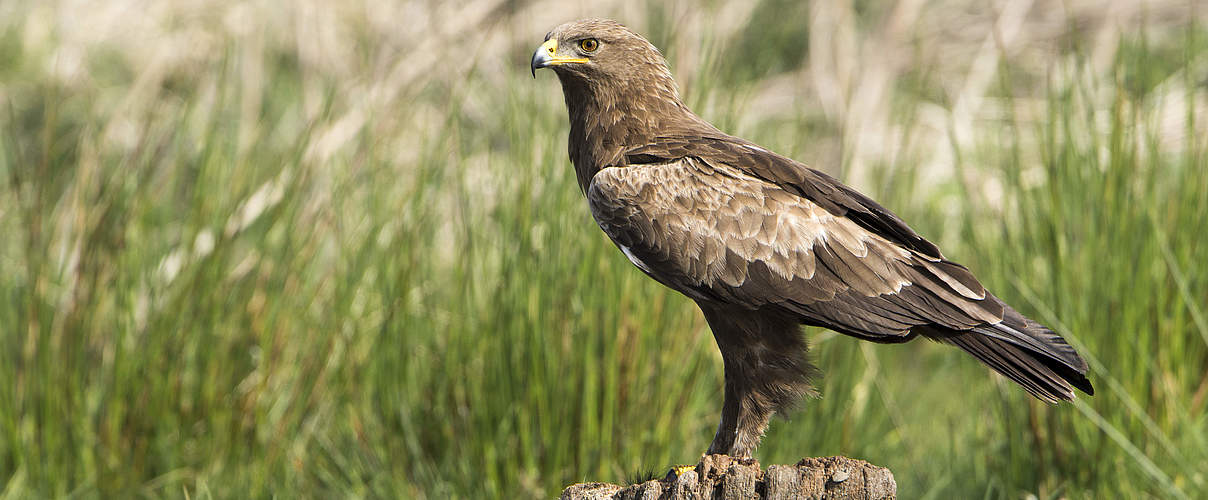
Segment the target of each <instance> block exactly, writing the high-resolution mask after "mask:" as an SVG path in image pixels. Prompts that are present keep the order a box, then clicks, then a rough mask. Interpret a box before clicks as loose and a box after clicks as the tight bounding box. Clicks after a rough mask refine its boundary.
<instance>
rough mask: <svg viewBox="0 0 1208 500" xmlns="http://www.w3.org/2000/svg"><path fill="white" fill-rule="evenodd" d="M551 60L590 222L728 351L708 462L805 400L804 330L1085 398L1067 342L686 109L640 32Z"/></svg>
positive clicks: (564, 31) (848, 200) (576, 46)
mask: <svg viewBox="0 0 1208 500" xmlns="http://www.w3.org/2000/svg"><path fill="white" fill-rule="evenodd" d="M546 67H549V68H552V69H553V70H554V73H555V74H557V75H558V80H560V81H561V83H562V91H563V93H564V94H565V97H566V107H567V109H568V111H569V112H570V159H571V162H573V163H574V166H575V173H576V174H577V176H578V180H579V186H580V187H581V188H582V189H583V191H584V192H585V193H586V194H587V203H588V206H589V207H590V209H591V214H592V216H593V217H594V218H595V220H596V222H597V223H598V224H599V225H600V229H603V230H604V233H605V234H607V235H608V237H609V238H611V239H612V241H613V242H614V243H616V245H617V247H618V248H620V249H621V252H623V253H624V254H625V256H626V257H628V258H629V260H630V261H631V262H633V264H634V265H635V266H637V267H638V269H641V270H642V272H644V273H646V274H647V275H649V276H650V277H651V278H654V279H655V280H656V281H658V282H659V283H662V284H663V285H666V286H668V287H670V288H672V289H674V290H676V291H679V292H680V293H683V294H684V295H687V296H688V297H689V298H691V299H692V300H694V301H696V303H697V305H699V306H700V309H701V311H702V312H703V313H704V315H705V319H706V320H707V321H708V323H709V327H710V329H711V330H712V331H713V337H714V339H716V341H717V347H718V348H719V349H720V350H721V355H722V359H723V363H724V367H725V403H724V405H723V406H722V412H721V423H720V424H719V425H718V428H717V435H716V436H715V437H714V438H713V443H712V444H710V445H709V450H708V453H710V454H713V453H722V454H728V455H733V456H736V457H750V455H751V453H752V452H753V451H754V450H755V447H756V446H758V445H759V440H760V438H761V437H762V435H763V431H764V429H765V428H766V427H767V424H768V420H769V419H770V418H771V416H772V415H773V414H774V413H775V412H777V411H782V410H785V409H786V408H788V407H790V406H792V405H793V404H794V403H796V402H797V401H798V400H799V399H800V398H801V397H802V396H804V395H806V394H810V393H812V392H813V387H812V385H811V383H810V378H811V376H812V375H813V374H814V373H815V372H816V368H814V367H813V366H811V365H810V364H809V362H808V361H807V360H806V355H805V354H806V342H805V339H804V338H803V335H802V332H801V325H813V326H820V327H824V328H829V329H831V330H834V331H836V332H839V333H842V334H845V335H850V336H853V337H856V338H859V339H863V340H870V341H873V342H881V343H897V342H906V341H908V340H911V339H913V338H915V337H918V336H920V335H921V336H923V337H926V338H929V339H932V340H937V341H940V342H945V343H948V344H952V345H955V346H957V347H959V348H961V349H964V350H965V351H966V352H968V353H969V354H972V355H973V356H974V357H976V358H977V359H979V360H981V362H983V363H985V364H986V365H988V366H989V367H990V368H991V369H993V370H995V371H997V372H999V373H1001V374H1003V375H1004V376H1006V377H1007V378H1009V379H1011V380H1013V381H1015V382H1016V383H1018V384H1019V385H1021V386H1023V388H1024V389H1025V390H1027V391H1028V392H1029V393H1031V394H1032V395H1033V396H1036V397H1037V398H1039V399H1041V400H1044V401H1046V402H1050V403H1055V402H1057V401H1060V400H1070V399H1073V398H1074V392H1073V389H1074V388H1078V389H1080V390H1082V391H1083V392H1085V393H1087V394H1093V389H1092V387H1091V383H1090V381H1089V380H1087V378H1086V375H1085V374H1086V362H1085V361H1083V360H1082V358H1081V357H1079V356H1078V353H1077V352H1075V351H1074V349H1073V348H1072V347H1070V345H1069V344H1067V343H1066V342H1065V339H1063V338H1061V336H1059V335H1057V334H1056V333H1054V332H1053V331H1052V330H1050V329H1048V328H1046V327H1045V326H1044V325H1041V324H1039V323H1037V322H1035V321H1033V320H1031V319H1029V318H1027V317H1024V316H1023V315H1022V314H1020V313H1019V312H1017V311H1015V310H1014V309H1012V308H1011V307H1010V306H1008V305H1007V304H1005V303H1003V301H1002V300H1000V299H999V298H998V297H995V296H994V295H993V294H991V293H990V292H988V291H986V289H985V288H984V287H982V285H981V283H978V281H977V278H975V277H974V276H973V274H972V273H970V272H969V270H968V269H966V268H965V267H964V266H961V265H960V264H957V263H955V262H952V261H949V260H947V259H945V258H944V256H943V255H942V254H940V250H939V248H937V247H936V246H935V244H933V243H931V242H930V241H927V240H926V239H923V237H921V236H919V235H918V233H916V232H915V231H914V230H912V229H911V228H910V227H909V226H907V225H906V223H905V222H902V220H901V219H899V218H898V217H897V216H896V215H894V214H893V213H891V212H890V211H889V210H886V209H885V208H884V207H882V206H881V205H879V204H877V203H876V202H874V201H872V200H871V199H869V198H868V197H866V196H864V195H862V194H860V193H858V192H856V191H855V190H854V189H852V188H850V187H848V186H845V185H843V184H842V183H840V182H839V181H837V180H835V179H834V178H831V177H830V176H828V175H826V174H824V173H822V172H819V171H816V170H813V169H810V168H809V167H806V166H805V165H803V164H801V163H799V162H796V161H794V160H792V159H789V158H786V157H784V156H781V155H778V154H776V153H773V152H771V151H768V150H767V149H764V148H762V147H759V146H758V145H756V144H754V143H752V142H750V141H746V140H743V139H739V138H737V137H733V136H730V135H727V134H725V133H724V132H721V131H719V130H718V129H717V128H716V127H714V126H713V125H710V124H709V123H708V122H706V121H705V120H704V119H702V118H701V117H699V116H696V114H694V113H693V112H692V111H691V110H689V109H688V108H687V107H685V106H684V103H683V101H681V100H680V96H679V91H678V90H677V88H676V85H675V81H674V80H672V78H671V73H670V71H668V69H667V63H666V60H665V59H664V58H663V56H662V54H660V53H659V51H658V49H656V48H655V47H654V45H652V44H651V43H650V42H648V41H646V39H645V38H642V37H641V36H640V35H638V34H636V33H634V32H632V31H630V30H629V29H627V28H625V27H624V26H622V25H620V24H618V23H616V22H614V21H609V20H599V19H591V20H583V21H575V22H570V23H567V24H563V25H562V26H559V27H557V28H556V29H554V30H553V31H551V32H550V33H549V34H548V35H546V36H545V43H543V44H542V45H541V46H540V47H539V48H538V49H537V51H536V52H535V53H534V54H533V59H532V64H531V69H532V71H533V76H536V71H537V69H538V68H546Z"/></svg>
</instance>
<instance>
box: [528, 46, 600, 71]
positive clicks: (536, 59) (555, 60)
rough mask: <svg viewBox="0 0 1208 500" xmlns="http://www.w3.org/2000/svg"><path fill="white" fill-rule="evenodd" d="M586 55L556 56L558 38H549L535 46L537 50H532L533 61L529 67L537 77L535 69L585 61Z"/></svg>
mask: <svg viewBox="0 0 1208 500" xmlns="http://www.w3.org/2000/svg"><path fill="white" fill-rule="evenodd" d="M585 62H587V58H586V57H558V40H557V39H555V38H550V39H549V40H546V41H545V43H543V44H541V46H540V47H537V51H536V52H533V62H532V63H531V64H529V69H530V70H532V72H533V78H536V77H537V70H538V69H540V68H547V67H550V66H557V65H559V64H568V63H585Z"/></svg>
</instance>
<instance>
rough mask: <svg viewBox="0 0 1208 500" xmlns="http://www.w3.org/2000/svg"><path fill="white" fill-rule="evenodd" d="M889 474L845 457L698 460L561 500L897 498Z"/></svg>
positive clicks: (575, 488) (575, 489)
mask: <svg viewBox="0 0 1208 500" xmlns="http://www.w3.org/2000/svg"><path fill="white" fill-rule="evenodd" d="M897 492H898V485H897V483H896V482H895V481H894V479H893V473H892V472H890V471H889V469H886V468H884V467H877V466H875V465H872V464H869V463H868V462H865V461H863V460H855V459H851V458H847V457H825V458H806V459H802V460H801V461H800V462H797V464H796V465H773V466H771V467H768V469H767V470H766V471H764V470H762V469H760V467H759V462H756V461H754V460H736V459H734V458H731V457H729V456H726V455H707V456H704V457H701V460H700V462H699V463H697V464H696V468H695V469H693V470H689V471H686V472H683V473H680V474H676V473H675V471H671V472H669V473H668V474H667V476H666V477H664V478H663V479H657V480H650V481H646V482H644V483H640V484H634V485H630V486H618V485H615V484H608V483H579V484H575V485H571V486H570V487H567V488H566V489H565V490H563V491H562V496H560V497H559V498H560V499H561V500H622V499H624V500H629V499H633V500H656V499H657V500H688V499H693V500H697V499H699V500H706V499H718V500H755V499H767V500H772V499H797V498H807V499H818V500H822V499H839V498H843V499H853V500H874V499H875V500H880V499H893V498H896V497H897Z"/></svg>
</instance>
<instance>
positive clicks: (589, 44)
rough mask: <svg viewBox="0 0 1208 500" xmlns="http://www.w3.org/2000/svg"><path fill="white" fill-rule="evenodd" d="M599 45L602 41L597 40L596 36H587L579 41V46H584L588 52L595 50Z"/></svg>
mask: <svg viewBox="0 0 1208 500" xmlns="http://www.w3.org/2000/svg"><path fill="white" fill-rule="evenodd" d="M599 46H600V42H597V41H596V39H595V38H586V39H584V40H583V41H581V42H579V47H582V48H583V50H584V51H587V52H594V51H595V50H596V48H597V47H599Z"/></svg>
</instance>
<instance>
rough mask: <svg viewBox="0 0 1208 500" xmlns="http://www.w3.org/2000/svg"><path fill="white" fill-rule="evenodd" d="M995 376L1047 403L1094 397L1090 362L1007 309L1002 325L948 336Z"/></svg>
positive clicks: (1046, 331)
mask: <svg viewBox="0 0 1208 500" xmlns="http://www.w3.org/2000/svg"><path fill="white" fill-rule="evenodd" d="M942 340H943V341H944V342H948V343H950V344H953V345H955V346H957V347H960V348H961V349H964V350H965V351H966V352H968V353H969V354H972V355H973V356H974V357H976V358H977V359H978V360H980V361H981V362H982V363H985V364H986V365H987V366H989V367H990V368H992V369H994V371H996V372H998V373H1001V374H1002V375H1003V376H1005V377H1007V378H1009V379H1011V380H1012V381H1014V382H1015V383H1018V384H1019V385H1021V386H1023V388H1024V389H1025V390H1027V391H1028V392H1029V393H1031V394H1032V395H1033V396H1036V397H1037V398H1038V399H1041V400H1043V401H1046V402H1050V403H1056V402H1058V401H1062V400H1065V401H1068V400H1071V399H1074V388H1077V389H1079V390H1081V391H1082V392H1085V393H1087V394H1090V395H1093V394H1094V393H1095V390H1094V387H1092V386H1091V382H1090V380H1088V379H1087V378H1086V362H1085V361H1083V360H1082V358H1081V357H1079V356H1078V353H1076V352H1074V349H1073V348H1072V347H1070V345H1069V344H1068V343H1066V341H1065V339H1063V338H1061V336H1059V335H1057V334H1056V333H1053V331H1052V330H1049V329H1048V328H1045V327H1044V326H1042V325H1040V324H1039V323H1036V322H1035V321H1032V320H1029V319H1027V318H1025V317H1023V316H1022V315H1020V314H1019V313H1016V312H1015V311H1014V310H1011V309H1008V314H1007V318H1005V319H1004V321H1003V322H1002V323H998V324H994V325H985V326H979V327H976V328H974V329H973V330H971V331H966V332H961V333H957V334H955V335H949V336H944V337H943V338H942Z"/></svg>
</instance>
